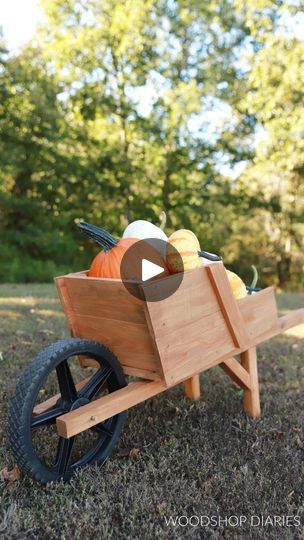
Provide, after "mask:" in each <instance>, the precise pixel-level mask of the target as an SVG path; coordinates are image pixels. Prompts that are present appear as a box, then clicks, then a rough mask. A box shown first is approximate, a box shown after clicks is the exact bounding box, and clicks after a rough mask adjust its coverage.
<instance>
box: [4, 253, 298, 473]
mask: <svg viewBox="0 0 304 540" xmlns="http://www.w3.org/2000/svg"><path fill="white" fill-rule="evenodd" d="M175 279H177V276H176V275H175V276H174V275H173V276H169V277H166V278H164V279H159V280H157V281H150V282H149V281H147V282H145V283H139V282H138V283H137V282H134V284H132V287H133V286H134V288H135V289H136V291H137V295H138V294H139V296H140V298H138V297H136V296H133V295H132V294H130V293H129V292H128V291H127V290H126V288H125V286H124V285H123V283H122V282H121V281H120V280H114V279H100V278H88V277H87V275H86V272H80V273H73V274H68V275H66V276H63V277H59V278H56V284H57V288H58V291H59V295H60V299H61V303H62V307H63V309H64V311H65V314H66V317H67V321H68V325H69V328H70V332H71V335H72V339H69V340H63V341H61V342H58V343H56V344H55V345H52V346H50V347H49V348H47V349H45V351H43V352H42V353H40V355H38V357H37V358H36V359H35V360H34V362H32V364H31V365H30V366H28V368H27V369H26V370H25V372H24V374H23V376H22V377H21V380H20V382H19V385H18V386H17V389H16V394H15V396H14V398H13V400H12V405H11V409H10V417H9V436H10V442H11V447H12V449H13V453H14V456H15V459H16V461H17V464H18V465H19V466H21V468H23V469H24V470H25V471H26V472H28V473H29V474H30V475H32V476H33V477H34V478H36V479H37V480H39V481H40V482H48V481H50V480H57V479H59V478H64V479H68V478H70V477H71V476H72V474H74V472H75V471H76V470H77V469H78V468H80V467H82V466H84V465H87V464H91V463H102V462H103V461H104V460H105V459H106V458H107V457H108V455H109V454H110V453H111V451H112V449H113V447H114V444H115V443H116V440H117V438H118V436H119V434H120V431H121V429H122V425H123V419H124V412H125V411H126V410H127V409H129V408H130V407H132V406H134V405H136V404H138V403H140V402H142V401H144V400H146V399H148V398H150V397H152V396H155V395H156V394H159V393H160V392H163V391H165V390H168V389H169V388H170V387H172V386H175V385H177V384H180V383H183V384H184V390H185V394H186V396H187V397H188V398H190V399H199V397H200V384H199V374H200V373H201V372H203V371H205V370H207V369H209V368H211V367H213V366H216V365H219V366H220V367H221V368H222V369H223V370H224V371H225V372H226V373H227V374H228V375H229V376H230V377H231V379H232V380H233V381H234V382H235V383H237V384H238V385H239V386H240V387H241V388H242V389H243V390H244V410H245V412H246V413H248V414H250V415H251V416H253V417H258V416H259V415H260V399H259V381H258V370H257V355H256V345H257V344H259V343H261V342H263V341H265V340H268V339H270V338H272V337H273V336H276V335H277V334H279V333H281V332H284V331H285V330H287V329H288V328H291V327H293V326H296V325H298V324H301V323H304V309H299V310H297V311H294V312H292V313H290V314H288V315H286V316H284V317H281V318H279V317H278V312H277V306H276V301H275V294H274V290H273V288H271V287H270V288H267V289H264V290H262V291H260V292H257V293H255V294H252V295H248V296H247V297H246V298H243V299H241V300H236V299H235V298H234V296H233V294H232V291H231V288H230V285H229V282H228V279H227V276H226V271H225V268H224V266H223V263H222V262H213V263H210V264H208V265H206V266H204V267H202V268H200V269H197V270H193V271H190V272H187V273H185V275H184V278H183V281H182V283H181V285H180V286H179V288H178V289H177V290H176V292H175V293H174V294H172V295H171V296H170V297H169V298H166V299H165V300H161V301H151V300H153V298H156V299H157V298H159V297H160V291H161V290H165V288H166V287H167V286H168V280H175ZM154 295H155V296H154ZM147 297H148V298H149V301H147V300H146V298H147ZM237 355H240V361H238V360H237V359H236V358H235V356H237ZM75 356H77V358H78V359H79V361H80V364H81V366H82V367H83V368H94V370H95V371H94V373H93V374H92V375H91V376H90V377H85V378H84V379H83V380H80V381H79V382H78V383H75V382H74V380H73V377H72V375H71V369H70V368H69V365H70V364H69V361H70V358H73V359H74V358H75ZM52 370H55V371H56V376H57V379H58V386H59V392H58V393H57V394H55V395H52V396H51V397H50V398H48V399H47V400H44V401H42V402H40V403H38V404H37V402H36V399H35V398H37V396H39V393H40V391H41V385H42V382H43V381H45V379H46V375H49V374H50V373H51V372H52ZM88 371H93V370H92V369H91V370H90V369H89V370H88ZM37 373H38V375H37ZM39 374H40V375H39ZM125 376H132V381H130V382H129V383H128V384H127V383H126V379H125ZM26 385H27V388H28V387H30V390H27V393H26V395H25V397H24V398H22V397H21V389H24V388H25V387H26ZM24 400H27V401H28V402H30V403H29V405H28V406H27V408H26V407H25V406H24ZM25 423H26V426H27V427H25ZM49 426H52V427H53V429H55V430H56V429H57V436H58V441H57V443H56V444H57V447H56V454H55V457H54V459H53V462H52V463H51V465H46V464H45V463H44V462H43V460H42V459H41V458H40V457H39V456H38V453H37V452H36V450H35V449H34V446H33V436H32V435H33V433H34V432H36V431H37V430H38V429H39V428H41V427H42V428H44V429H45V428H47V427H49ZM83 432H88V433H94V434H95V435H96V437H97V443H96V445H95V446H93V449H91V450H90V451H89V452H88V453H85V454H84V455H83V456H81V457H78V459H76V460H75V459H74V460H73V457H72V454H73V445H74V441H75V438H76V436H77V435H79V434H80V433H83Z"/></svg>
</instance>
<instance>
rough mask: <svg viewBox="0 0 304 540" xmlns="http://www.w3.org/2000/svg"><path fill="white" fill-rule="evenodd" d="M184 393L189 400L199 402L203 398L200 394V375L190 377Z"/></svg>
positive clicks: (185, 383) (186, 382)
mask: <svg viewBox="0 0 304 540" xmlns="http://www.w3.org/2000/svg"><path fill="white" fill-rule="evenodd" d="M184 392H185V396H186V397H187V398H189V399H194V400H197V399H199V398H200V396H201V392H200V380H199V374H198V375H194V376H193V377H190V379H187V380H186V381H185V382H184Z"/></svg>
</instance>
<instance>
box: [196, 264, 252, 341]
mask: <svg viewBox="0 0 304 540" xmlns="http://www.w3.org/2000/svg"><path fill="white" fill-rule="evenodd" d="M206 269H207V272H208V275H209V278H210V281H211V283H212V286H213V289H214V292H215V294H216V296H217V300H218V303H219V305H220V307H221V310H222V313H223V316H224V318H225V321H226V324H227V326H228V328H229V330H230V332H231V336H232V339H233V341H234V344H235V345H236V346H237V347H241V348H242V347H246V346H249V344H250V341H249V337H248V334H247V332H246V329H245V326H244V321H243V319H242V315H241V313H240V310H239V307H238V304H237V301H236V300H235V298H234V296H233V293H232V290H231V287H230V284H229V280H228V277H227V274H226V270H225V268H224V265H223V264H222V263H214V264H210V265H208V266H207V267H206Z"/></svg>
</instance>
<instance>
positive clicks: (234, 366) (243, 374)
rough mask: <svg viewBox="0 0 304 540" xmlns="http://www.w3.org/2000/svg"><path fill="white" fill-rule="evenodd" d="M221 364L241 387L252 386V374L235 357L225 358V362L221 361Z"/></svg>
mask: <svg viewBox="0 0 304 540" xmlns="http://www.w3.org/2000/svg"><path fill="white" fill-rule="evenodd" d="M219 366H220V367H221V368H222V369H223V370H224V371H225V373H227V375H229V377H230V378H231V379H232V380H233V381H234V382H235V383H236V384H238V385H239V386H240V387H241V388H244V389H246V388H251V382H250V376H249V374H248V372H247V371H246V370H245V369H244V368H243V366H242V365H241V364H240V363H239V362H238V361H237V360H236V359H235V358H228V359H227V360H224V362H221V364H219Z"/></svg>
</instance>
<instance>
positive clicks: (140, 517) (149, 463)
mask: <svg viewBox="0 0 304 540" xmlns="http://www.w3.org/2000/svg"><path fill="white" fill-rule="evenodd" d="M278 303H279V308H280V310H281V311H282V312H287V311H289V310H290V309H294V308H296V307H301V306H303V305H304V295H295V294H286V295H281V296H280V297H279V298H278ZM0 312H1V315H2V317H1V327H0V351H1V354H0V363H1V375H2V394H1V425H2V426H3V427H5V426H6V418H7V408H8V403H9V400H10V398H11V396H12V394H13V392H14V386H15V384H16V381H17V379H18V377H19V376H20V374H21V371H22V370H23V368H24V367H25V366H26V364H27V363H28V362H29V361H30V360H31V358H32V357H33V356H35V354H36V353H37V352H38V351H39V350H40V349H41V348H43V347H45V346H47V345H48V344H49V343H51V342H52V341H55V340H57V339H61V338H63V337H64V336H66V335H67V332H66V328H65V319H64V316H63V314H62V312H61V309H60V307H59V304H58V300H57V295H56V291H55V288H54V287H53V286H52V285H14V284H10V285H0ZM258 352H259V359H260V361H259V372H260V384H261V402H262V416H261V418H260V419H259V420H252V419H249V418H247V417H246V416H245V415H244V414H243V412H242V393H241V392H240V391H239V390H238V389H237V388H236V387H235V386H234V385H233V384H232V383H231V382H230V380H229V379H228V378H227V377H226V375H225V374H224V373H223V372H221V370H220V369H219V368H213V369H212V370H209V371H208V372H206V373H204V374H203V375H202V376H201V386H202V397H201V399H200V400H199V401H198V402H191V401H188V400H186V399H184V397H183V393H182V387H181V386H179V387H176V388H174V389H171V390H170V391H168V392H165V393H164V394H161V395H160V396H158V397H156V398H154V399H151V400H149V401H147V402H145V403H143V404H141V405H138V406H137V407H135V408H133V409H131V410H130V411H129V413H128V418H127V422H126V426H125V429H124V432H123V435H122V438H121V440H120V444H119V446H118V448H117V449H116V450H115V451H114V453H113V455H112V456H111V458H110V459H109V460H108V461H107V462H106V464H105V465H104V466H103V467H102V468H92V469H87V470H83V471H82V472H81V473H80V474H78V476H77V477H75V478H74V479H73V480H72V481H71V483H69V484H65V485H64V484H62V483H60V484H57V485H52V484H51V485H48V486H46V487H43V486H40V485H39V484H37V483H35V482H34V481H32V480H31V479H30V478H28V477H24V476H22V477H21V478H20V479H19V480H18V481H16V482H14V483H13V484H12V485H11V486H9V487H6V488H5V486H4V484H2V493H1V507H2V508H1V517H2V523H0V537H1V538H3V539H6V538H16V539H17V538H18V539H19V538H39V539H44V538H45V539H53V538H54V539H65V538H75V539H96V538H98V539H99V538H100V539H106V540H107V539H115V540H116V539H118V540H119V539H123V540H125V539H138V540H142V539H144V538H145V539H147V540H148V539H150V538H151V539H152V538H153V539H154V538H166V539H167V538H168V539H179V538H186V539H187V538H211V539H213V538H214V539H221V538H227V539H231V538H233V539H243V538H244V539H245V538H254V539H264V538H267V539H276V540H277V539H284V540H285V539H289V538H290V539H300V538H302V539H303V538H304V531H303V524H304V515H303V492H304V485H303V477H304V474H303V473H304V467H303V448H304V436H303V431H302V429H303V425H304V409H303V390H304V388H303V375H304V368H303V352H304V328H303V326H302V327H298V329H297V330H293V331H290V332H289V334H287V335H284V336H280V337H278V338H276V339H274V340H272V341H270V342H267V343H265V344H264V345H263V346H261V347H259V351H258ZM0 442H1V454H0V460H1V463H0V469H1V468H2V467H4V466H6V465H8V466H9V467H12V466H13V461H12V457H11V454H10V451H9V448H8V445H7V438H6V429H3V430H2V432H1V441H0ZM132 448H137V449H138V450H139V453H138V455H137V456H136V457H134V458H131V457H128V456H127V457H126V456H125V455H126V454H127V453H128V452H127V451H128V450H130V449H132ZM125 450H127V451H125ZM135 454H136V453H135ZM124 456H125V457H124ZM170 515H172V516H181V515H184V516H185V515H186V516H188V517H189V518H190V517H191V516H194V515H198V516H209V518H210V517H211V516H220V517H221V518H222V519H224V518H225V516H241V515H243V516H246V518H247V522H246V523H243V525H242V526H237V527H233V526H232V525H233V523H234V521H233V520H232V524H229V523H228V524H227V525H225V522H223V521H222V522H221V523H220V524H217V525H216V526H212V525H211V524H210V525H209V526H208V527H205V526H204V527H196V526H191V525H190V524H188V525H186V526H181V525H177V526H173V525H170V526H167V525H166V518H169V516H170ZM251 515H257V516H263V517H264V519H265V518H266V517H267V516H271V517H272V519H273V516H274V515H276V516H300V519H301V525H300V526H295V521H293V519H294V518H290V522H291V523H292V526H289V527H287V526H286V527H283V526H280V525H279V524H278V525H277V526H270V525H266V526H261V525H260V526H257V527H252V526H251V525H250V516H251ZM257 519H258V518H255V520H256V521H255V523H257ZM285 520H286V517H285ZM216 521H217V522H218V518H217V520H216ZM181 523H182V524H183V523H185V521H184V520H182V521H181ZM192 523H194V524H195V523H196V521H195V520H192ZM203 523H206V521H204V522H203ZM281 524H282V522H281Z"/></svg>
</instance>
